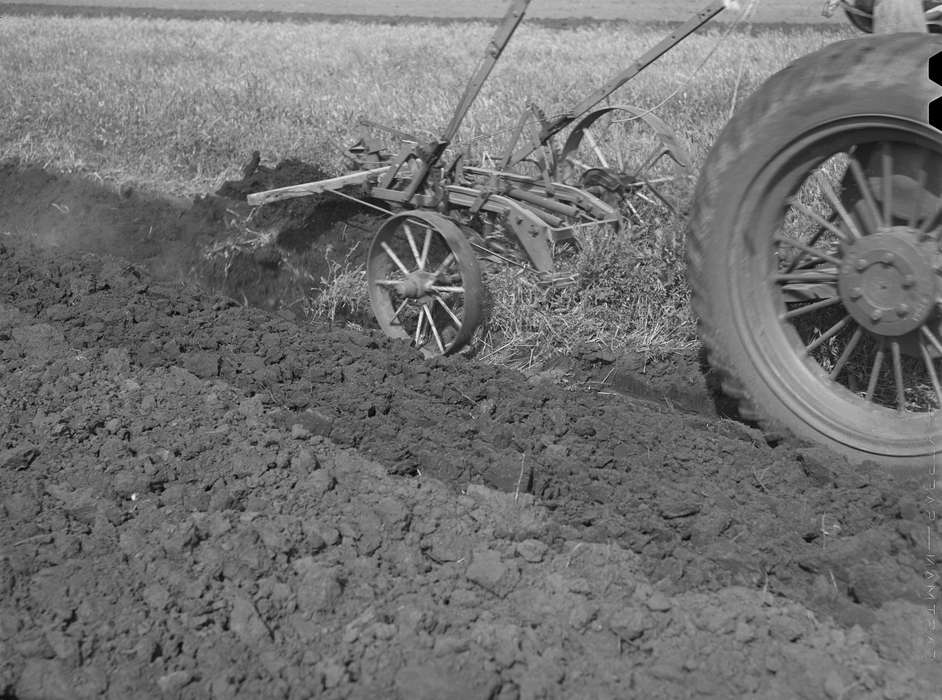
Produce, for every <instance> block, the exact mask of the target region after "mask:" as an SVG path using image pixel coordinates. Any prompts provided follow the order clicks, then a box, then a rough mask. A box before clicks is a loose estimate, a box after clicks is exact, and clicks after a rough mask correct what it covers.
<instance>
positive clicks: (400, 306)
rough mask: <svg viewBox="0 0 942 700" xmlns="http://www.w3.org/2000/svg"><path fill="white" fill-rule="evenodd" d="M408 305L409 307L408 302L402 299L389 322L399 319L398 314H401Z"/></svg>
mask: <svg viewBox="0 0 942 700" xmlns="http://www.w3.org/2000/svg"><path fill="white" fill-rule="evenodd" d="M408 305H409V300H408V299H403V300H402V303H401V304H399V307H398V308H397V309H396V312H395V313H394V314H393V315H392V318H391V319H390V320H391V321H395V320H397V319H398V318H399V314H401V313H402V311H403V309H405V308H406V307H407V306H408Z"/></svg>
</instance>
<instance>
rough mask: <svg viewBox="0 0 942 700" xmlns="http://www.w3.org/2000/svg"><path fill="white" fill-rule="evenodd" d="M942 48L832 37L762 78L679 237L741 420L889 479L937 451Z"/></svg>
mask: <svg viewBox="0 0 942 700" xmlns="http://www.w3.org/2000/svg"><path fill="white" fill-rule="evenodd" d="M940 51H942V38H939V37H936V36H934V35H928V34H895V35H884V36H871V37H863V38H860V39H852V40H849V41H842V42H839V43H836V44H832V45H830V46H827V47H825V48H824V49H821V50H820V51H818V52H816V53H813V54H811V55H808V56H805V57H804V58H802V59H799V60H798V61H796V62H795V63H793V64H791V65H790V66H788V67H787V68H785V69H784V70H782V71H781V72H779V73H778V74H776V75H774V76H773V77H772V78H770V79H769V80H768V81H767V82H766V83H765V84H764V85H763V86H762V87H761V88H760V89H759V90H758V91H757V92H756V93H755V94H753V95H752V96H751V97H750V98H749V99H748V100H747V101H746V102H745V103H744V104H743V106H742V107H741V108H740V109H739V111H738V112H737V113H736V114H735V115H734V116H733V118H732V119H731V120H730V122H729V123H728V124H727V126H726V127H725V128H724V130H723V131H722V133H721V134H720V136H719V137H718V139H717V141H716V143H715V145H714V146H713V149H712V151H711V153H710V154H709V156H708V158H707V161H706V164H705V166H704V169H703V171H702V174H701V177H700V180H699V183H698V185H697V190H696V195H695V201H694V204H693V209H692V214H691V217H690V220H689V223H688V229H687V266H688V275H689V277H690V285H691V291H692V303H693V308H694V311H695V313H696V315H697V316H698V318H699V324H700V326H699V328H700V334H701V337H702V340H703V343H704V346H705V348H706V351H707V355H708V357H709V360H710V364H711V365H712V367H713V370H714V372H715V373H716V375H717V376H718V378H719V379H720V382H721V385H722V387H723V389H724V390H725V392H726V393H727V394H728V395H730V396H731V397H732V398H734V399H735V400H736V401H737V402H738V405H739V411H740V415H741V416H742V417H743V418H746V419H750V420H754V421H756V422H758V423H760V424H763V425H764V426H765V427H769V428H773V429H775V430H780V429H781V428H786V429H788V430H789V431H791V432H792V433H794V434H796V435H797V436H799V437H801V438H805V439H808V440H811V441H814V442H817V443H820V444H824V445H827V446H829V447H831V448H832V449H834V450H836V451H838V452H840V453H843V454H844V455H846V456H847V457H848V458H850V459H851V460H852V461H855V462H863V461H865V460H873V461H875V462H877V463H879V464H881V465H882V466H885V467H888V468H892V469H895V470H897V471H900V472H902V471H912V470H921V469H925V468H927V466H931V465H933V464H934V462H935V461H936V460H937V459H942V386H940V376H942V313H940V306H942V133H940V132H939V131H938V130H936V129H934V128H933V127H932V126H930V125H929V124H928V120H927V105H928V103H929V101H931V100H932V99H934V98H936V97H939V96H940V95H942V91H940V88H939V86H937V85H934V84H933V83H932V82H930V81H929V79H928V72H927V65H928V60H929V57H930V56H932V55H933V54H935V53H938V52H940Z"/></svg>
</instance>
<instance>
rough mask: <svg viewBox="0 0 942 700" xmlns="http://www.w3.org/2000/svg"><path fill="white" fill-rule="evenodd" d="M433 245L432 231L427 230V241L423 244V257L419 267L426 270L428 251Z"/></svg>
mask: <svg viewBox="0 0 942 700" xmlns="http://www.w3.org/2000/svg"><path fill="white" fill-rule="evenodd" d="M430 245H432V229H431V228H426V229H425V240H424V241H423V242H422V257H421V259H420V260H419V267H421V269H423V270H424V269H425V263H427V262H428V250H429V246H430Z"/></svg>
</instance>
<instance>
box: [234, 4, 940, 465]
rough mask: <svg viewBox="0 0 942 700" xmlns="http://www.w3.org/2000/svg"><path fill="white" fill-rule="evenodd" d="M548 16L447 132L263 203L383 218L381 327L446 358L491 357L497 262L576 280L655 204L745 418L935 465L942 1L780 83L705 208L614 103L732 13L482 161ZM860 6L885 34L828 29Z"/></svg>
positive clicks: (646, 125)
mask: <svg viewBox="0 0 942 700" xmlns="http://www.w3.org/2000/svg"><path fill="white" fill-rule="evenodd" d="M529 2H530V0H513V2H512V3H511V4H510V7H509V10H508V12H507V14H506V15H505V17H504V18H503V20H502V22H501V23H500V25H499V26H498V28H497V30H496V32H495V33H494V35H493V37H492V38H491V40H490V42H489V43H488V45H487V48H486V51H485V53H484V56H483V58H482V59H481V61H480V63H479V64H478V67H477V69H476V70H475V71H474V73H473V75H472V76H471V78H470V80H469V81H468V83H467V85H466V88H465V90H464V93H463V94H462V96H461V98H460V100H459V102H458V104H457V106H456V108H455V110H454V112H453V114H452V117H451V120H450V121H449V123H448V124H447V126H446V127H445V128H444V129H443V130H442V131H441V132H440V135H438V136H436V137H434V138H431V139H422V138H419V137H418V136H416V135H415V134H411V133H406V132H404V131H401V130H398V129H395V128H389V127H384V126H382V125H380V124H377V123H375V122H374V121H372V120H369V119H364V120H361V123H360V125H359V126H360V129H361V133H360V138H358V139H357V140H356V142H355V143H353V144H352V145H351V146H350V147H349V148H348V149H347V152H346V155H347V158H348V160H349V162H350V164H351V169H350V172H348V173H346V174H343V175H340V176H337V177H332V178H328V179H324V180H319V181H316V182H308V183H301V184H298V185H291V186H287V187H280V188H278V189H273V190H267V191H264V192H257V193H254V194H251V195H249V196H248V198H247V200H248V202H249V204H251V205H254V206H263V205H266V204H269V203H272V202H277V201H281V200H285V199H290V198H295V197H304V196H309V195H315V194H323V193H333V194H335V195H337V196H341V197H346V198H353V199H356V200H357V201H360V202H362V203H363V204H364V205H365V206H370V207H374V208H377V209H380V210H381V211H383V212H384V214H386V215H387V218H386V219H385V221H384V222H383V223H382V224H381V225H380V226H379V229H378V230H377V231H376V233H375V235H374V237H373V240H372V243H371V245H370V248H369V252H368V257H367V266H366V267H367V281H368V288H369V296H370V302H371V306H372V310H373V313H374V315H375V317H376V320H377V322H378V325H379V326H380V328H381V329H382V330H383V331H384V332H385V333H386V334H387V335H388V336H390V337H392V338H397V339H402V340H404V341H407V342H409V343H411V344H412V345H413V346H414V347H415V348H417V349H418V350H419V351H421V352H422V353H423V354H425V355H426V356H436V355H452V354H456V353H459V352H461V351H462V350H464V349H466V348H468V347H473V345H474V342H475V333H476V331H477V329H478V328H479V326H480V324H481V323H482V321H483V319H484V316H485V313H486V308H485V307H486V303H485V298H486V289H485V283H484V278H483V275H482V265H483V264H489V263H498V264H508V265H514V266H519V267H521V268H526V269H529V270H531V271H532V272H534V273H535V275H536V277H537V279H538V280H539V282H540V283H541V284H543V285H547V286H555V285H567V284H573V283H574V282H576V280H575V278H574V277H573V275H572V274H570V273H569V272H567V271H566V270H565V269H561V268H560V267H559V266H558V265H557V260H556V257H557V252H558V251H559V250H560V249H561V248H565V247H567V246H570V247H572V246H576V247H578V246H579V245H580V241H581V240H583V239H584V237H585V236H590V235H592V234H593V232H594V231H597V230H598V229H599V228H600V227H614V228H616V229H621V228H625V227H629V226H632V225H635V224H637V223H639V222H641V221H642V220H643V217H644V216H650V212H651V211H653V210H654V208H658V209H660V210H662V211H664V212H666V214H667V215H669V216H670V217H673V219H672V220H674V221H677V222H678V224H679V222H680V220H681V219H682V218H684V219H686V229H685V232H684V234H685V246H686V262H687V275H688V280H689V286H690V291H691V302H692V306H693V310H694V312H695V315H696V316H697V319H698V329H699V333H700V337H701V339H702V342H703V347H704V349H705V351H706V356H707V358H708V361H709V365H710V367H711V375H712V376H713V378H714V380H715V383H716V384H717V385H718V386H719V387H721V388H722V390H723V391H724V392H725V393H726V394H727V395H728V396H730V397H732V398H733V399H734V401H735V403H736V404H737V405H738V410H739V416H740V417H742V418H745V419H747V420H751V421H754V422H756V423H758V424H759V425H761V426H763V427H765V428H767V429H769V430H771V431H773V432H776V431H781V430H783V429H784V430H785V431H786V432H789V433H792V434H795V435H797V436H798V437H799V438H802V439H805V440H809V441H812V442H815V443H818V444H823V445H825V446H827V447H830V448H832V449H834V450H836V451H837V452H839V453H842V454H844V455H845V456H847V457H848V458H850V459H851V460H853V461H856V462H864V461H867V460H873V461H875V462H877V463H880V464H881V465H883V466H886V467H889V468H892V469H894V470H897V471H903V472H906V471H908V472H912V471H913V470H924V469H925V468H926V467H927V466H929V467H931V468H933V469H934V468H935V462H936V460H937V459H938V457H939V455H940V454H942V421H940V420H939V416H940V414H942V380H940V372H942V367H940V364H942V312H940V309H942V134H940V132H939V131H938V130H937V129H935V128H934V127H933V126H932V125H930V124H929V120H928V104H929V103H930V102H931V101H932V100H933V99H936V98H938V97H940V95H942V90H940V88H939V86H938V85H935V84H934V83H932V82H931V81H930V80H929V79H928V73H927V70H926V67H927V65H928V62H929V60H930V57H932V56H933V55H935V54H937V53H942V37H939V36H938V34H937V33H936V32H937V29H938V22H939V17H940V15H942V12H940V10H939V5H940V3H938V2H935V1H934V0H933V1H929V2H924V3H922V7H921V8H919V7H916V8H915V17H916V20H915V21H916V24H917V25H918V29H920V30H921V31H919V32H918V33H916V32H912V33H910V32H907V33H889V34H882V35H874V36H868V37H860V38H855V39H848V40H845V41H841V42H837V43H835V44H831V45H829V46H826V47H824V48H822V49H821V50H819V51H818V52H816V53H813V54H810V55H808V56H806V57H804V58H802V59H799V60H798V61H796V62H795V63H793V64H791V65H790V66H788V67H786V68H785V69H784V70H782V71H780V72H779V73H777V74H775V75H774V76H772V77H771V78H769V79H768V80H767V81H766V82H765V83H764V84H763V85H762V86H761V87H760V88H759V89H758V90H756V91H755V93H753V94H752V95H751V96H749V98H748V99H746V100H745V101H744V102H743V104H742V105H741V106H740V107H739V108H738V109H737V111H736V112H735V113H734V114H733V116H732V118H731V119H730V121H729V123H728V124H727V125H726V126H725V128H724V129H723V130H722V132H721V133H720V134H719V136H718V137H717V141H716V143H715V144H714V146H713V148H712V150H711V151H710V153H709V155H708V157H707V159H706V161H705V163H704V164H703V168H702V170H701V172H700V174H699V178H698V181H697V186H696V190H695V192H694V196H693V201H692V203H691V204H690V205H689V206H685V205H684V204H682V203H681V201H680V199H681V197H682V196H683V195H684V194H685V193H686V190H685V188H684V186H683V184H684V181H685V178H687V177H689V176H690V169H691V167H692V163H691V157H690V155H689V153H688V152H687V149H686V148H685V146H684V144H683V142H682V141H681V139H679V138H678V137H677V136H676V135H675V134H674V133H673V132H672V131H671V129H670V128H669V127H668V126H667V124H666V123H665V122H664V121H663V120H662V119H661V118H659V117H658V116H656V115H655V114H653V113H652V111H651V110H647V109H642V108H639V107H636V106H632V105H629V104H612V103H611V100H610V98H611V97H612V95H613V94H614V93H615V92H616V91H618V90H619V89H620V88H621V87H622V86H624V85H625V84H626V83H628V82H629V81H630V80H631V79H632V78H634V77H635V76H637V75H638V74H639V73H641V72H642V71H643V70H645V69H646V68H647V67H648V66H650V65H651V64H652V63H654V62H655V61H657V60H658V59H659V58H660V57H661V56H663V55H664V54H665V53H667V52H668V51H670V50H671V49H672V48H673V47H675V46H676V45H677V44H678V43H680V42H681V41H683V40H684V39H685V38H687V37H688V36H690V35H691V34H692V33H694V32H695V31H697V30H698V29H699V28H700V27H702V26H703V25H705V24H706V23H708V22H709V21H710V20H712V19H713V18H714V17H716V16H717V15H718V14H720V13H721V12H723V11H724V10H726V9H727V3H726V2H724V1H722V0H718V1H716V2H712V3H710V4H708V5H706V6H705V7H704V8H703V9H701V10H700V11H699V12H697V13H695V14H694V15H692V16H691V17H690V18H689V19H688V20H687V21H686V22H684V23H682V24H680V25H678V26H677V27H675V28H674V29H673V31H670V32H669V34H668V35H667V36H666V37H664V38H663V39H662V40H661V41H660V42H658V43H657V44H656V45H654V46H653V47H651V48H650V49H649V50H647V51H646V52H645V53H643V54H642V55H641V56H640V57H638V58H637V59H636V60H634V61H633V62H632V63H631V64H630V65H629V66H628V67H627V68H625V69H624V70H622V71H620V72H619V73H617V74H616V75H614V76H613V77H612V78H610V79H609V80H608V81H607V82H606V83H604V84H603V85H602V86H601V87H599V88H598V89H596V90H594V91H593V92H591V93H590V94H588V95H587V96H586V97H584V98H583V99H582V100H580V101H578V102H577V103H576V104H575V105H573V106H572V107H571V108H570V109H568V110H566V111H565V112H563V113H560V114H554V115H551V116H547V115H546V114H545V113H544V112H543V110H542V109H541V108H540V107H539V106H538V105H535V104H526V105H523V106H522V109H520V113H519V117H518V118H517V119H516V122H515V127H514V128H513V129H511V130H510V133H511V136H510V138H509V140H508V143H507V144H506V145H505V146H504V147H503V148H502V149H501V151H500V152H499V153H496V154H489V155H488V156H487V157H486V158H478V159H474V158H472V156H471V154H470V152H469V151H467V150H462V149H461V148H459V147H458V144H457V142H456V137H457V135H458V132H459V129H460V127H461V125H462V122H463V120H464V119H465V117H466V115H467V114H468V111H469V109H470V108H471V105H472V104H473V103H474V101H475V98H476V97H477V96H478V94H479V92H480V91H481V88H482V86H483V85H484V84H485V81H486V80H487V78H488V76H489V75H490V73H491V71H492V69H493V68H494V66H495V65H496V63H497V61H498V59H499V58H500V57H501V55H502V53H503V52H504V49H505V48H506V46H507V44H508V42H509V41H510V39H511V37H512V36H513V34H514V32H515V31H516V29H517V27H518V26H519V24H520V22H521V21H522V19H523V16H524V14H525V12H526V10H527V7H528V5H529ZM882 2H884V3H893V4H894V5H899V7H901V8H902V7H903V6H904V5H905V4H906V3H910V4H916V3H918V0H882ZM838 8H840V9H842V10H843V11H844V13H845V14H846V15H847V17H848V19H849V20H850V21H851V22H852V23H853V24H854V25H855V26H857V27H858V28H860V29H863V30H864V31H873V29H874V21H875V20H876V19H877V18H878V17H879V14H878V13H875V12H874V2H872V1H870V2H866V1H865V0H856V1H854V2H844V1H837V2H835V1H834V0H828V2H826V4H825V8H824V9H825V14H828V13H831V12H834V11H836V10H837V9H838ZM921 13H922V14H921ZM377 134H379V136H378V137H377ZM391 143H392V144H395V145H393V146H390V144H391Z"/></svg>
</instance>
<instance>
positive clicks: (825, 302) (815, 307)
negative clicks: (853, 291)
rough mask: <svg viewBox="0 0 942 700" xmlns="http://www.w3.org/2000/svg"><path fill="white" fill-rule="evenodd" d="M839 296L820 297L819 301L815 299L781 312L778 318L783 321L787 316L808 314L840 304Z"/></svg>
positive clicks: (795, 316) (793, 316)
mask: <svg viewBox="0 0 942 700" xmlns="http://www.w3.org/2000/svg"><path fill="white" fill-rule="evenodd" d="M840 303H841V298H840V297H839V296H837V295H835V296H833V297H831V298H830V299H822V300H821V301H816V302H814V303H813V304H808V305H807V306H799V307H798V308H797V309H791V310H790V311H786V312H785V313H783V314H782V315H781V316H780V318H781V319H782V320H783V321H784V320H786V319H789V318H797V317H798V316H803V315H804V314H810V313H812V312H814V311H820V310H821V309H826V308H828V307H829V306H834V305H835V304H840Z"/></svg>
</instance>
